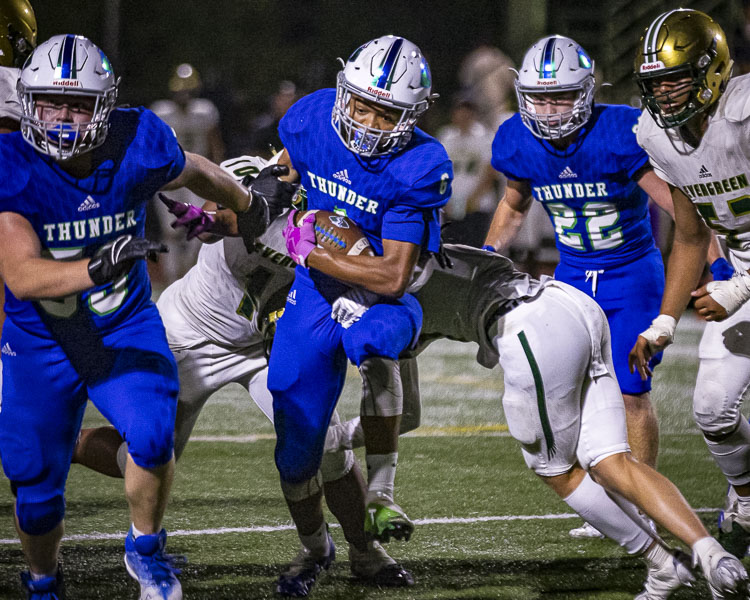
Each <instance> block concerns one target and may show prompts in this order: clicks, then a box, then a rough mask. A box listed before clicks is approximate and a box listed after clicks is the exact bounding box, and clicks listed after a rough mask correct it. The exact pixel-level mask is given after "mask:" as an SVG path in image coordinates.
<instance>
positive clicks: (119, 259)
mask: <svg viewBox="0 0 750 600" xmlns="http://www.w3.org/2000/svg"><path fill="white" fill-rule="evenodd" d="M159 252H168V249H167V247H166V246H165V245H164V244H160V243H159V242H152V241H151V240H147V239H145V238H138V237H133V236H132V235H121V236H120V237H118V238H115V239H114V240H111V241H109V242H107V243H106V244H104V245H103V246H102V247H101V248H99V250H97V251H96V254H95V255H94V258H92V259H91V262H89V277H91V281H93V282H94V283H95V284H96V285H103V284H105V283H109V282H110V281H114V280H115V279H117V278H118V277H120V276H121V275H123V274H125V273H127V272H128V271H130V269H131V268H132V267H133V265H134V264H135V261H137V260H140V259H143V258H149V259H151V260H153V261H156V260H157V257H158V253H159Z"/></svg>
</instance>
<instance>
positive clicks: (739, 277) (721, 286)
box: [706, 271, 750, 316]
mask: <svg viewBox="0 0 750 600" xmlns="http://www.w3.org/2000/svg"><path fill="white" fill-rule="evenodd" d="M706 291H707V292H708V295H709V296H711V298H713V299H714V300H715V301H716V302H718V303H719V304H721V305H722V306H723V307H724V310H726V311H727V315H728V316H731V315H733V314H734V313H736V312H737V310H738V309H739V307H740V306H742V305H743V304H744V303H745V302H747V300H748V299H750V275H748V273H747V271H742V272H741V273H735V274H734V275H732V277H731V278H730V279H726V280H724V281H710V282H709V283H707V284H706Z"/></svg>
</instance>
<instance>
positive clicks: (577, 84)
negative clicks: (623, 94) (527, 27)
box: [516, 35, 594, 140]
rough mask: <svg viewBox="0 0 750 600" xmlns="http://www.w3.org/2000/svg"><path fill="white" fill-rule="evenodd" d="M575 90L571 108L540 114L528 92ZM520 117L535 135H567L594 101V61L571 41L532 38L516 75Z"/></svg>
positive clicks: (588, 112) (581, 122)
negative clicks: (534, 39) (561, 111)
mask: <svg viewBox="0 0 750 600" xmlns="http://www.w3.org/2000/svg"><path fill="white" fill-rule="evenodd" d="M571 91H574V92H578V94H577V96H576V98H575V102H574V104H573V108H572V109H571V110H569V111H566V112H564V113H557V114H540V113H537V112H536V110H535V105H534V103H533V101H532V100H533V98H532V96H533V95H534V94H549V93H555V92H571ZM516 96H517V97H518V110H519V112H520V113H521V119H522V120H523V123H524V125H526V127H528V129H529V131H531V133H533V134H534V135H535V136H536V137H538V138H543V139H545V140H553V139H559V138H563V137H565V136H567V135H570V134H571V133H573V132H574V131H576V130H577V129H580V128H581V127H583V125H584V124H585V123H586V121H588V120H589V117H591V111H592V109H593V105H594V61H593V60H591V58H590V57H589V55H588V53H587V52H586V51H585V50H584V49H583V48H581V46H579V45H578V44H577V43H576V42H575V41H573V40H572V39H570V38H567V37H563V36H561V35H550V36H547V37H544V38H542V39H541V40H539V41H538V42H536V43H535V44H534V45H533V46H532V47H531V48H529V50H528V51H527V52H526V55H525V56H524V57H523V64H522V65H521V70H520V71H519V73H518V77H517V78H516Z"/></svg>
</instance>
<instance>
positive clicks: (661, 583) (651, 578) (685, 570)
mask: <svg viewBox="0 0 750 600" xmlns="http://www.w3.org/2000/svg"><path fill="white" fill-rule="evenodd" d="M694 581H695V575H693V571H692V569H691V565H690V557H689V556H688V555H687V554H685V553H684V552H681V551H680V550H674V551H673V552H672V560H671V561H668V562H666V563H665V564H663V565H661V566H660V567H658V568H656V567H649V569H648V574H647V576H646V583H645V584H644V585H643V591H642V592H641V593H640V594H638V595H637V596H636V597H635V599H634V600H663V599H664V598H668V597H669V595H670V594H671V593H672V592H673V591H675V590H676V589H678V588H681V587H683V586H685V587H692V585H693V582H694Z"/></svg>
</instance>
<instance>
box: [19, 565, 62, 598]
mask: <svg viewBox="0 0 750 600" xmlns="http://www.w3.org/2000/svg"><path fill="white" fill-rule="evenodd" d="M21 585H23V588H24V590H26V600H63V599H64V598H65V584H64V582H63V576H62V571H61V570H60V568H59V567H58V568H57V575H56V576H54V577H52V576H50V577H45V578H44V579H38V580H36V581H34V580H33V579H32V578H31V573H29V572H28V571H24V572H23V573H21Z"/></svg>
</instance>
